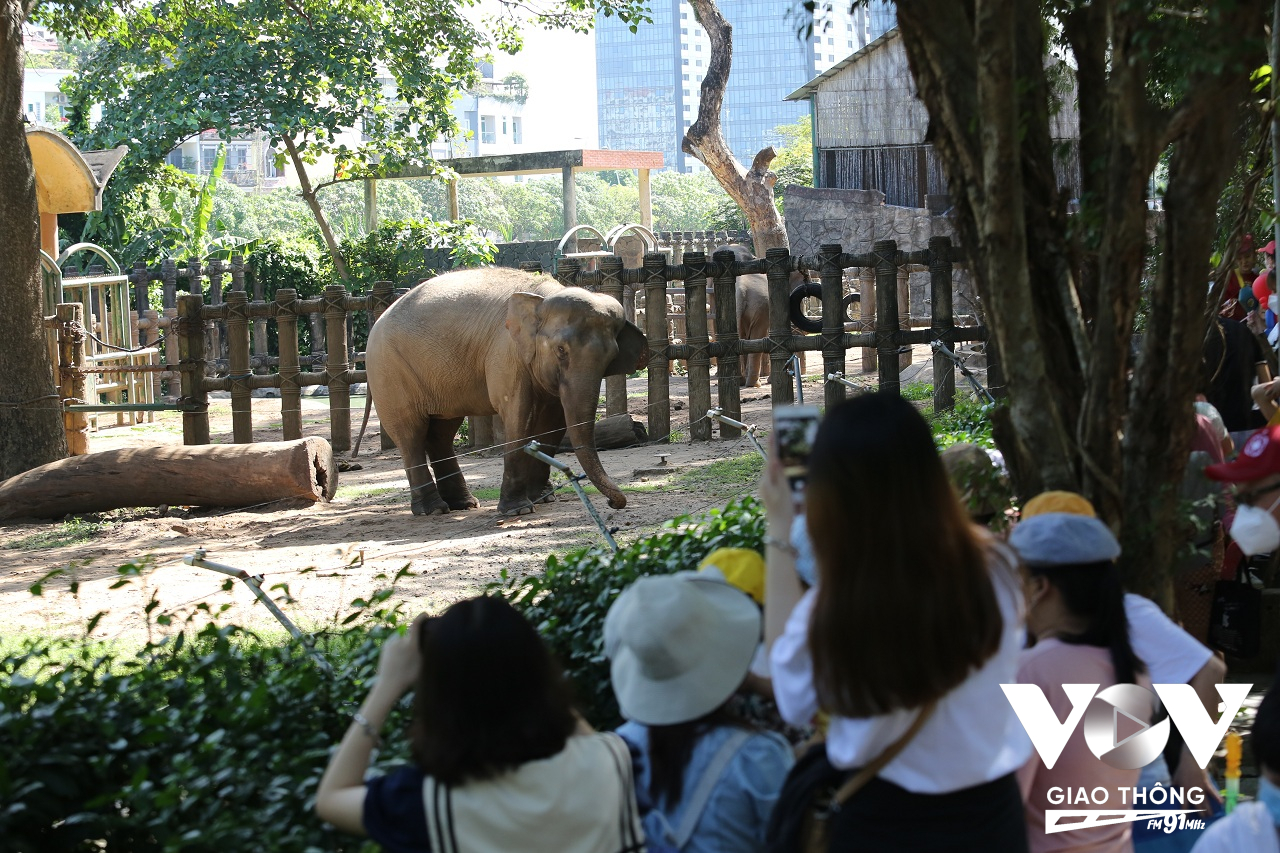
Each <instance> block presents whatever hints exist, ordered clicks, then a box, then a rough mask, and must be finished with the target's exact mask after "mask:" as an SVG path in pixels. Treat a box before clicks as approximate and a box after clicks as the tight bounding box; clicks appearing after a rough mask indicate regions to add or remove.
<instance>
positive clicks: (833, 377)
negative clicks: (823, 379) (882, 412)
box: [827, 373, 867, 391]
mask: <svg viewBox="0 0 1280 853" xmlns="http://www.w3.org/2000/svg"><path fill="white" fill-rule="evenodd" d="M827 381H828V382H839V383H840V384H841V385H843V386H844V387H846V388H852V389H853V390H855V391H865V390H867V389H866V388H864V387H862V386H861V385H859V384H858V383H857V382H854V381H853V380H852V379H847V378H845V375H844V374H843V373H828V374H827Z"/></svg>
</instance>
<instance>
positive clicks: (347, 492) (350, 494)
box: [334, 486, 402, 500]
mask: <svg viewBox="0 0 1280 853" xmlns="http://www.w3.org/2000/svg"><path fill="white" fill-rule="evenodd" d="M401 490H402V489H401V487H400V486H338V491H337V493H336V494H335V495H334V497H335V498H349V499H353V500H354V499H356V498H372V497H378V496H379V495H389V494H392V493H393V492H399V491H401Z"/></svg>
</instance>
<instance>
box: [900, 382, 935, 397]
mask: <svg viewBox="0 0 1280 853" xmlns="http://www.w3.org/2000/svg"><path fill="white" fill-rule="evenodd" d="M902 399H904V400H911V401H913V402H920V401H921V400H932V399H933V385H932V384H930V383H928V382H908V383H907V384H906V385H904V386H902Z"/></svg>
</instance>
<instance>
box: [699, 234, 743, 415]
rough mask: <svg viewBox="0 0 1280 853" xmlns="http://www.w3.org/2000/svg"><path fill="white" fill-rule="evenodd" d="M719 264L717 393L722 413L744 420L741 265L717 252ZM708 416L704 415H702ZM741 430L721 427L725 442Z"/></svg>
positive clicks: (717, 292)
mask: <svg viewBox="0 0 1280 853" xmlns="http://www.w3.org/2000/svg"><path fill="white" fill-rule="evenodd" d="M712 260H713V261H714V262H715V264H716V270H717V272H716V276H715V288H716V342H717V343H719V344H720V347H721V349H720V355H719V356H718V357H717V358H716V394H717V396H718V397H719V399H720V410H721V411H722V412H724V414H725V415H727V416H729V417H731V418H733V419H734V420H741V418H742V382H741V379H740V378H739V374H740V371H739V369H738V368H739V360H738V278H737V275H736V273H735V270H736V265H737V263H738V260H737V257H736V256H735V255H734V254H733V252H732V251H729V250H727V249H726V250H725V251H723V252H716V253H715V255H714V256H713V257H712ZM703 414H705V412H704V413H703ZM741 435H742V431H741V430H740V429H738V428H737V427H731V426H727V425H725V424H720V437H721V438H722V439H728V438H738V437H739V436H741Z"/></svg>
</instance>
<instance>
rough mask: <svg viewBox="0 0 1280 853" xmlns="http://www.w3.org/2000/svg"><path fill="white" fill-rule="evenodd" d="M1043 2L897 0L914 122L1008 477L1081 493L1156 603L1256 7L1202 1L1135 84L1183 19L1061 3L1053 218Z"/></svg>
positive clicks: (1165, 585)
mask: <svg viewBox="0 0 1280 853" xmlns="http://www.w3.org/2000/svg"><path fill="white" fill-rule="evenodd" d="M1043 8H1044V7H1042V6H1040V5H1038V4H1028V3H1022V2H1018V0H975V1H974V3H973V4H972V5H971V6H970V5H966V4H935V3H928V2H925V0H900V2H899V3H898V4H897V11H898V24H899V29H900V32H901V34H902V37H903V42H904V46H905V48H906V52H907V58H908V62H909V63H910V66H911V69H912V73H913V74H914V76H915V80H916V84H917V87H918V92H919V95H920V98H921V100H922V101H924V103H925V106H926V108H927V109H928V111H929V115H930V127H929V140H930V141H931V142H932V143H933V145H934V146H935V149H936V150H937V151H938V153H939V156H940V158H941V160H942V163H943V167H944V170H945V172H946V175H947V180H948V184H949V187H950V193H951V198H952V200H953V202H954V203H955V206H956V212H957V216H956V225H957V230H958V231H959V234H960V238H961V243H962V244H963V245H964V246H966V247H967V248H968V249H969V256H970V258H971V259H972V269H973V272H974V275H975V278H976V280H977V284H978V289H979V292H980V293H981V295H982V298H983V301H984V304H985V306H986V309H987V310H986V317H987V321H988V324H989V325H990V326H991V329H992V332H993V333H994V338H995V341H996V343H997V345H998V349H999V350H1000V352H1001V355H1002V356H1003V358H1002V363H1003V364H1004V366H1005V370H1006V372H1007V381H1008V389H1009V399H1010V405H1009V409H1008V411H1007V413H1003V412H1000V413H997V415H996V416H995V417H994V418H993V420H994V421H995V426H996V435H997V438H998V439H999V440H1000V443H1001V445H1002V447H1003V448H1004V449H1005V452H1006V455H1007V456H1008V458H1009V459H1010V462H1011V468H1012V469H1013V470H1014V471H1015V472H1016V473H1017V475H1018V481H1019V482H1018V486H1019V489H1020V493H1021V495H1022V497H1023V498H1024V499H1025V498H1029V497H1031V495H1032V494H1034V493H1035V492H1036V491H1039V490H1040V489H1043V488H1064V489H1071V490H1074V491H1079V492H1082V493H1083V494H1085V495H1086V496H1087V497H1088V498H1090V500H1092V501H1093V502H1094V504H1095V506H1096V507H1097V508H1098V511H1099V513H1100V514H1101V515H1102V517H1103V518H1105V519H1106V520H1107V521H1108V522H1111V523H1112V524H1115V525H1117V526H1118V527H1119V529H1120V535H1121V542H1122V544H1123V546H1124V553H1123V554H1122V557H1121V570H1122V572H1123V574H1124V577H1125V581H1126V584H1127V585H1128V586H1129V587H1130V588H1132V589H1134V590H1136V591H1138V592H1141V593H1143V594H1146V595H1149V596H1151V597H1153V598H1155V599H1156V600H1157V601H1160V602H1161V603H1162V604H1165V605H1166V606H1167V604H1168V603H1169V597H1168V592H1169V580H1170V578H1169V575H1168V569H1169V566H1170V565H1171V564H1172V562H1173V555H1174V550H1175V548H1176V546H1177V544H1178V543H1177V542H1175V541H1173V538H1172V537H1170V536H1169V535H1168V531H1169V530H1170V529H1171V527H1172V522H1173V520H1174V518H1175V513H1176V510H1177V503H1178V488H1177V485H1178V482H1179V480H1180V478H1181V475H1182V472H1183V470H1184V468H1185V466H1186V463H1187V458H1188V448H1189V446H1190V439H1191V434H1192V424H1193V421H1192V417H1191V400H1192V395H1193V393H1194V391H1195V386H1196V380H1197V370H1198V365H1199V361H1200V352H1201V345H1202V341H1203V338H1204V333H1205V324H1206V315H1205V288H1204V278H1205V259H1206V258H1208V257H1209V254H1210V249H1211V241H1212V237H1213V232H1214V211H1215V209H1216V207H1217V202H1218V199H1219V196H1220V194H1221V192H1222V188H1223V186H1224V184H1225V181H1226V179H1227V177H1228V175H1229V173H1230V170H1231V167H1232V165H1233V164H1234V162H1235V157H1236V156H1237V152H1238V151H1239V139H1238V134H1236V132H1235V131H1236V129H1237V128H1238V127H1239V126H1240V122H1239V113H1238V110H1239V108H1240V105H1241V104H1242V103H1244V101H1245V99H1246V98H1248V97H1249V87H1248V76H1247V75H1248V73H1249V72H1250V71H1251V70H1252V69H1254V68H1256V67H1258V66H1259V65H1261V64H1262V63H1263V62H1265V57H1264V56H1261V55H1260V51H1259V50H1258V47H1259V45H1260V40H1255V39H1253V38H1252V37H1251V36H1249V35H1248V34H1250V33H1258V32H1262V30H1263V21H1262V20H1261V18H1262V15H1261V12H1260V9H1261V7H1255V6H1247V5H1243V4H1242V5H1239V6H1231V7H1227V6H1223V7H1220V8H1218V9H1216V11H1215V17H1214V18H1213V20H1212V23H1211V24H1206V25H1205V26H1204V28H1203V29H1202V30H1201V31H1200V32H1199V33H1197V34H1196V35H1195V36H1193V37H1192V38H1194V39H1195V40H1196V41H1195V44H1196V46H1197V51H1200V50H1203V52H1204V56H1199V55H1197V59H1196V62H1194V63H1187V64H1186V65H1185V67H1183V66H1178V67H1176V68H1171V67H1162V68H1160V69H1159V70H1158V71H1156V72H1155V73H1156V74H1158V75H1163V78H1164V84H1165V86H1166V87H1167V89H1166V90H1164V91H1162V92H1155V91H1153V90H1151V89H1150V88H1149V87H1150V86H1151V79H1152V74H1153V72H1152V69H1151V65H1152V56H1156V55H1158V52H1159V51H1160V50H1164V51H1165V52H1166V53H1167V54H1173V53H1176V50H1175V49H1174V48H1173V47H1172V46H1171V45H1170V44H1169V43H1168V40H1171V39H1174V38H1178V37H1184V40H1185V38H1186V33H1187V29H1186V28H1187V27H1188V26H1190V25H1188V24H1186V23H1185V22H1182V21H1180V20H1179V21H1178V22H1176V23H1173V22H1172V21H1173V19H1172V18H1162V17H1160V16H1155V17H1151V16H1148V15H1147V14H1146V12H1145V11H1144V10H1142V9H1138V8H1137V7H1126V6H1123V5H1117V4H1106V3H1095V4H1089V5H1084V6H1077V7H1073V9H1072V10H1071V11H1069V12H1063V13H1061V16H1060V18H1059V21H1060V23H1061V25H1062V32H1063V34H1064V36H1065V37H1066V41H1067V43H1068V44H1069V45H1070V48H1071V52H1072V58H1073V60H1074V63H1073V66H1074V79H1075V80H1076V82H1077V85H1078V87H1079V89H1078V98H1077V103H1078V104H1079V115H1080V122H1081V125H1080V157H1079V162H1080V168H1081V192H1080V194H1079V205H1080V209H1079V212H1078V213H1076V214H1075V215H1074V216H1073V217H1071V218H1068V217H1067V215H1066V200H1065V198H1063V194H1062V193H1061V192H1060V191H1059V188H1058V186H1057V180H1056V178H1055V176H1054V172H1053V150H1054V140H1053V139H1052V138H1051V137H1050V121H1049V116H1050V112H1049V104H1050V103H1051V96H1050V89H1049V86H1048V80H1049V78H1048V75H1047V73H1046V71H1045V67H1046V66H1045V63H1046V59H1047V56H1048V52H1047V50H1046V45H1045V39H1044V33H1045V32H1046V29H1045V26H1044V22H1043V20H1042V17H1041V14H1042V10H1043ZM1050 14H1054V13H1052V12H1051V13H1050ZM1184 46H1185V45H1184ZM1255 54H1256V55H1255ZM1211 57H1223V58H1222V59H1221V60H1218V59H1214V58H1211ZM1162 59H1163V60H1164V61H1166V62H1167V56H1165V57H1163V58H1162ZM1178 75H1181V76H1178ZM1170 92H1173V93H1175V94H1170ZM1068 97H1070V96H1068ZM1171 146H1172V152H1173V156H1172V160H1171V162H1170V171H1169V185H1168V190H1167V192H1166V196H1165V197H1166V213H1165V220H1164V223H1163V227H1162V229H1161V231H1160V235H1159V236H1160V241H1159V243H1160V250H1161V254H1159V255H1156V257H1158V259H1159V267H1158V274H1157V277H1156V280H1155V282H1154V283H1153V284H1152V285H1151V286H1150V287H1149V288H1148V289H1147V292H1146V296H1147V297H1148V300H1149V307H1148V308H1147V311H1146V315H1145V322H1146V327H1145V331H1144V334H1143V335H1142V343H1141V352H1140V356H1139V358H1138V360H1137V363H1136V365H1135V364H1134V359H1133V358H1132V356H1131V352H1132V342H1133V340H1134V337H1135V335H1137V334H1138V329H1137V328H1136V322H1135V321H1136V318H1137V316H1138V311H1139V308H1140V298H1141V296H1142V295H1143V287H1142V285H1143V274H1144V266H1145V264H1146V262H1147V260H1148V257H1149V256H1148V251H1149V247H1148V245H1147V243H1148V223H1149V218H1150V214H1149V213H1148V211H1147V207H1146V200H1145V187H1146V182H1147V179H1148V177H1149V175H1150V174H1151V172H1152V170H1153V169H1154V168H1155V166H1156V163H1157V162H1158V159H1159V157H1160V155H1161V154H1162V153H1163V152H1165V151H1167V150H1170V148H1171Z"/></svg>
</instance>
